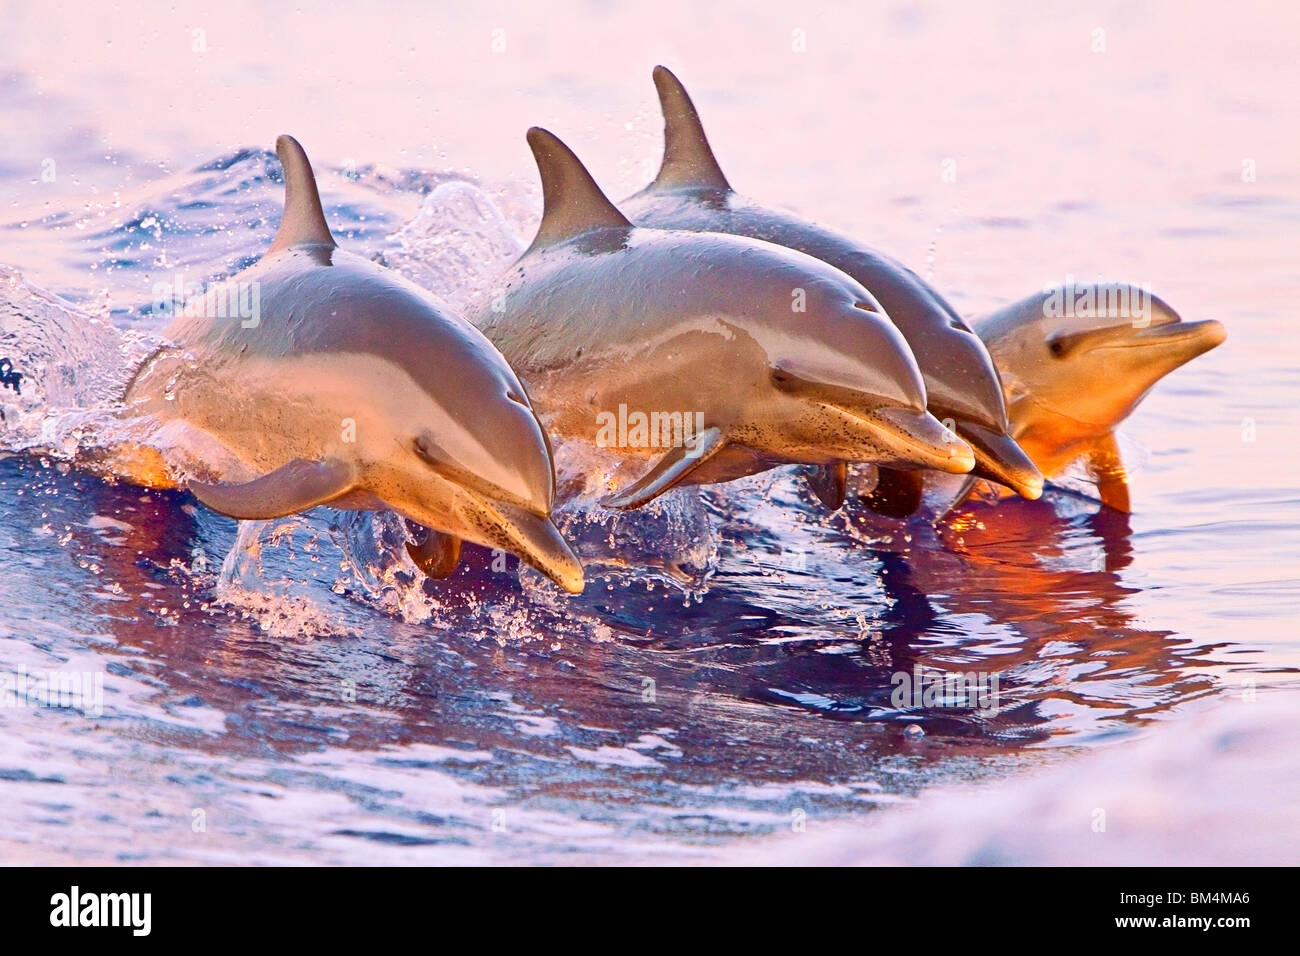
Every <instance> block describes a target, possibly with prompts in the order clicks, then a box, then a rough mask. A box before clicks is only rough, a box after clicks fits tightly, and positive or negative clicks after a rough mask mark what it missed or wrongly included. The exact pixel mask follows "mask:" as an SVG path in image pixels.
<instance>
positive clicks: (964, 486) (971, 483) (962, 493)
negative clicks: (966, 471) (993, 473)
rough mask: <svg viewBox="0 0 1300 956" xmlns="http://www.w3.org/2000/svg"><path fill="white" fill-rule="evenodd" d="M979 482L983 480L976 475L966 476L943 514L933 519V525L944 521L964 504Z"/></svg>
mask: <svg viewBox="0 0 1300 956" xmlns="http://www.w3.org/2000/svg"><path fill="white" fill-rule="evenodd" d="M981 481H983V479H982V478H980V477H979V476H977V475H967V476H966V480H965V481H963V482H962V483H961V487H960V488H958V489H957V495H956V497H954V498H953V499H952V501H951V502H950V503H949V504H948V507H946V508H944V509H943V512H942V513H941V514H940V515H939V516H938V517H936V518H935V519H934V524H936V525H937V524H939V523H940V522H942V521H946V520H947V519H948V516H949V515H950V514H952V513H953V512H954V511H956V510H957V509H958V508H960V507H961V506H962V505H963V504H965V503H966V499H967V498H969V497H970V496H971V494H972V493H973V492H974V491H975V486H976V485H978V484H979V483H980V482H981Z"/></svg>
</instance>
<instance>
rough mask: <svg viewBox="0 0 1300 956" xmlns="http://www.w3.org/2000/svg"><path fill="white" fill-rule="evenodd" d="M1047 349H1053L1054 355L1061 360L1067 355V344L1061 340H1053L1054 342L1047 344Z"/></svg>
mask: <svg viewBox="0 0 1300 956" xmlns="http://www.w3.org/2000/svg"><path fill="white" fill-rule="evenodd" d="M1047 347H1048V348H1049V349H1051V352H1052V355H1054V356H1056V357H1057V358H1060V357H1061V356H1062V355H1064V354H1065V343H1064V342H1062V341H1061V340H1060V339H1052V341H1050V342H1048V343H1047Z"/></svg>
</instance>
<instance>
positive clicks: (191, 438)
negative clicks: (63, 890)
mask: <svg viewBox="0 0 1300 956" xmlns="http://www.w3.org/2000/svg"><path fill="white" fill-rule="evenodd" d="M403 377H404V376H402V375H401V374H400V373H397V372H395V370H394V369H393V368H392V366H391V365H390V364H389V363H387V362H384V361H383V360H381V359H378V358H376V357H374V356H369V355H354V354H347V353H343V354H311V355H304V356H296V357H289V358H281V359H276V360H271V359H264V358H251V359H237V360H224V361H220V360H207V361H198V362H191V361H187V360H185V359H183V358H181V357H180V356H178V355H174V354H173V355H164V356H160V357H159V358H158V359H156V360H154V361H153V363H152V364H151V366H150V367H149V368H148V369H147V370H146V371H145V372H144V373H143V374H142V375H141V376H140V377H139V378H138V379H137V381H136V382H135V383H134V385H133V387H132V388H131V390H130V392H129V393H128V394H127V396H126V402H127V405H128V410H127V414H128V415H129V416H131V417H132V418H134V419H136V420H137V421H140V422H142V423H146V424H148V425H150V426H151V427H152V432H151V438H152V440H151V441H150V442H149V443H148V444H149V445H150V446H151V447H153V448H154V449H155V450H156V451H158V452H159V453H160V454H161V455H162V456H163V458H164V459H165V460H166V461H167V462H168V464H169V465H171V466H172V469H173V470H174V471H179V472H182V473H185V474H189V475H196V476H199V477H203V478H205V479H207V480H221V481H247V480H250V479H251V478H254V477H257V476H258V475H262V474H265V473H267V472H269V471H272V470H274V469H275V468H278V467H280V466H281V465H283V464H285V463H287V462H289V461H292V460H294V459H303V460H309V461H320V460H324V459H327V458H335V457H338V458H345V459H347V460H352V461H357V462H359V463H362V464H365V463H369V462H375V461H380V460H382V459H383V458H384V456H385V455H386V454H387V453H388V449H387V448H386V447H385V446H386V445H387V444H391V440H392V439H391V436H392V434H393V428H394V426H393V423H392V421H391V418H390V416H389V415H388V414H387V408H388V406H389V402H392V403H394V406H395V407H404V408H405V409H407V410H410V409H413V408H416V407H419V406H420V405H427V404H431V403H430V402H429V399H428V396H427V395H426V394H425V393H424V392H423V391H422V390H421V389H419V388H417V387H415V386H414V384H413V383H403V381H402V379H403ZM376 396H386V397H388V401H384V402H378V401H376V400H375V398H376ZM426 420H427V418H426ZM177 477H178V476H177V475H176V474H175V473H173V475H172V479H173V481H175V480H176V478H177Z"/></svg>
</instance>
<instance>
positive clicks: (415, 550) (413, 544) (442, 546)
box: [406, 518, 460, 578]
mask: <svg viewBox="0 0 1300 956" xmlns="http://www.w3.org/2000/svg"><path fill="white" fill-rule="evenodd" d="M406 530H407V531H409V532H410V534H411V538H412V540H409V541H407V542H406V553H407V554H409V555H410V556H411V560H412V561H414V562H415V566H416V567H417V568H419V569H420V570H421V571H423V572H424V573H425V574H427V575H428V576H429V577H431V578H445V577H446V576H447V575H449V574H451V572H453V571H455V570H456V565H457V564H459V563H460V538H458V537H456V536H455V535H454V534H443V533H442V532H441V531H434V530H433V529H432V528H426V527H425V526H424V525H422V524H416V523H415V522H414V521H411V520H410V519H409V518H408V519H407V521H406Z"/></svg>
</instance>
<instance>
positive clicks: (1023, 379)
mask: <svg viewBox="0 0 1300 956" xmlns="http://www.w3.org/2000/svg"><path fill="white" fill-rule="evenodd" d="M1085 302H1086V307H1083V308H1080V306H1081V305H1084V304H1085ZM976 328H977V330H978V332H979V334H980V337H981V338H982V339H983V340H984V343H985V344H986V345H987V346H988V349H989V353H990V354H991V355H992V356H993V360H994V361H995V362H996V363H997V366H998V371H999V373H1000V374H1001V376H1002V383H1003V386H1004V387H1005V389H1006V400H1007V410H1008V414H1009V416H1010V421H1011V434H1012V435H1014V436H1015V438H1016V440H1017V441H1018V442H1019V443H1020V445H1021V447H1023V448H1024V449H1025V451H1026V452H1028V453H1029V456H1030V457H1031V458H1032V459H1033V460H1034V462H1035V463H1036V464H1037V465H1038V467H1039V469H1040V470H1041V471H1042V473H1043V474H1044V475H1045V476H1047V477H1048V478H1049V479H1050V478H1053V477H1055V476H1057V475H1059V474H1060V472H1061V471H1062V469H1064V468H1065V467H1066V466H1067V465H1070V464H1072V463H1074V462H1075V461H1078V460H1079V459H1084V462H1085V465H1086V468H1087V471H1088V473H1089V474H1090V476H1091V477H1092V479H1093V480H1095V481H1096V483H1097V491H1098V493H1099V495H1100V497H1101V500H1102V502H1103V503H1104V504H1106V505H1109V506H1110V507H1112V508H1115V509H1117V510H1119V511H1124V512H1127V511H1129V508H1130V503H1129V491H1128V479H1127V475H1126V472H1125V469H1124V465H1123V461H1122V460H1121V458H1120V454H1119V447H1118V445H1117V444H1116V441H1115V428H1116V427H1117V426H1118V425H1119V423H1120V422H1122V421H1123V420H1124V419H1126V418H1128V416H1129V415H1131V414H1132V413H1133V410H1134V409H1135V408H1137V406H1138V404H1139V403H1140V402H1141V401H1142V399H1143V398H1145V397H1146V395H1147V393H1148V392H1149V391H1150V390H1151V388H1152V387H1153V386H1154V385H1155V384H1156V382H1158V381H1160V380H1161V379H1162V378H1164V377H1165V376H1166V375H1168V374H1169V373H1170V372H1172V371H1173V370H1174V369H1176V368H1179V367H1180V366H1182V365H1186V364H1187V363H1188V362H1190V361H1191V360H1192V359H1194V358H1196V357H1197V356H1198V355H1203V354H1204V353H1206V352H1208V351H1210V350H1211V349H1213V348H1215V347H1216V346H1218V345H1219V344H1221V343H1222V342H1223V341H1224V339H1225V338H1226V337H1227V336H1226V333H1225V331H1224V328H1223V325H1222V324H1221V323H1219V322H1216V321H1214V320H1213V319H1207V320H1205V321H1200V322H1184V321H1183V320H1182V319H1180V318H1179V316H1178V313H1177V312H1175V311H1174V310H1173V309H1172V308H1170V307H1169V305H1168V304H1167V303H1165V302H1164V300H1162V299H1160V298H1159V297H1158V296H1154V295H1152V294H1151V293H1150V291H1149V290H1147V289H1146V288H1143V287H1139V286H1136V285H1130V284H1128V283H1118V282H1111V283H1101V284H1096V285H1088V286H1084V287H1082V288H1080V287H1077V286H1073V285H1072V286H1065V287H1050V288H1047V289H1044V290H1043V291H1042V292H1039V293H1035V294H1034V295H1031V296H1028V297H1026V298H1024V299H1021V300H1020V301H1019V302H1016V303H1014V304H1012V305H1009V306H1007V307H1006V308H1003V309H1000V310H998V311H997V312H994V313H993V314H992V315H990V316H988V317H987V318H984V319H982V320H981V321H980V322H979V323H977V325H976ZM969 485H970V483H969V482H968V486H967V488H966V489H964V491H965V492H968V491H969ZM962 497H965V495H964V494H963V495H962ZM959 501H960V499H959Z"/></svg>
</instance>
